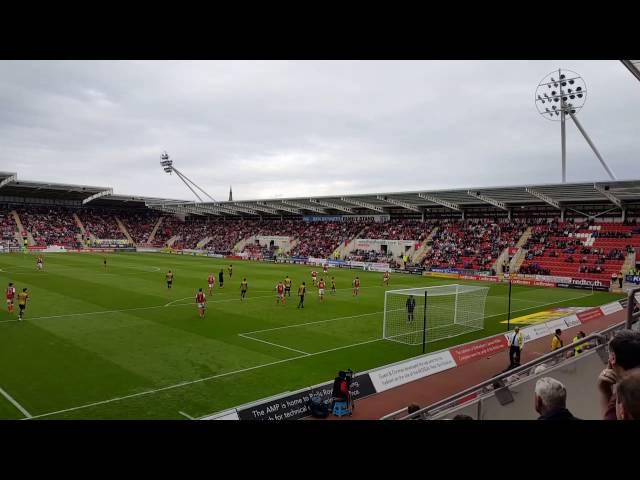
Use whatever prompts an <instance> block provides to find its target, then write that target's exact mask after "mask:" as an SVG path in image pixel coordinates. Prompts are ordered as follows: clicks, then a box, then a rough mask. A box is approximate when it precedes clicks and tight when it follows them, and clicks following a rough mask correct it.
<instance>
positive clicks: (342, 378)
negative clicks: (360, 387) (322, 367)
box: [331, 370, 351, 408]
mask: <svg viewBox="0 0 640 480" xmlns="http://www.w3.org/2000/svg"><path fill="white" fill-rule="evenodd" d="M331 397H332V398H333V403H334V404H335V403H336V402H344V403H346V406H347V408H350V405H349V404H350V403H351V402H350V401H351V396H350V393H349V378H348V377H347V372H345V371H343V370H340V371H339V372H338V376H337V377H336V378H335V379H334V381H333V392H332V393H331Z"/></svg>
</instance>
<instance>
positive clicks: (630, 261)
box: [622, 252, 636, 275]
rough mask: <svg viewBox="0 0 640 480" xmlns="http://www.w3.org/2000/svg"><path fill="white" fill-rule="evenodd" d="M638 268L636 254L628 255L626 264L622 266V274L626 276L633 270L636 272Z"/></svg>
mask: <svg viewBox="0 0 640 480" xmlns="http://www.w3.org/2000/svg"><path fill="white" fill-rule="evenodd" d="M635 268H636V252H633V253H628V254H627V258H625V260H624V263H623V264H622V273H624V274H625V275H626V274H627V272H629V271H631V270H635Z"/></svg>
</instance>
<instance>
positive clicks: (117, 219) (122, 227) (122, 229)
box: [114, 217, 135, 245]
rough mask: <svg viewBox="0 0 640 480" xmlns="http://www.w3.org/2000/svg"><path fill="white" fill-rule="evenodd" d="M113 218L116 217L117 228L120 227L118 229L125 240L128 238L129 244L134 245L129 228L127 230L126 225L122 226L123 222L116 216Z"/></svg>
mask: <svg viewBox="0 0 640 480" xmlns="http://www.w3.org/2000/svg"><path fill="white" fill-rule="evenodd" d="M114 218H115V219H116V222H118V228H120V231H121V232H122V233H123V234H124V236H125V237H126V238H127V240H129V243H131V245H135V242H134V241H133V238H131V235H129V230H127V227H125V226H124V223H122V220H120V219H119V218H118V217H114Z"/></svg>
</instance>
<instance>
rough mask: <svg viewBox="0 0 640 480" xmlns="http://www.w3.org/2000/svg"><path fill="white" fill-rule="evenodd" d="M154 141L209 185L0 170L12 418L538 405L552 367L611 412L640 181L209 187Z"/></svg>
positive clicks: (484, 413)
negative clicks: (311, 191)
mask: <svg viewBox="0 0 640 480" xmlns="http://www.w3.org/2000/svg"><path fill="white" fill-rule="evenodd" d="M623 63H625V66H627V68H629V70H630V71H631V72H632V73H634V75H636V76H638V75H640V73H638V72H637V70H636V69H637V65H638V63H637V62H635V61H624V62H623ZM562 115H563V122H564V115H565V113H564V112H563V113H562ZM569 115H571V116H573V113H567V116H569ZM579 128H581V127H579ZM585 138H587V139H588V137H587V136H586V134H585ZM588 141H589V142H590V139H588ZM594 151H596V150H595V148H594ZM596 154H597V155H598V158H600V156H599V153H598V152H597V151H596ZM159 156H160V152H158V157H159ZM159 159H160V160H161V166H162V167H163V168H164V169H165V172H167V173H175V176H176V177H179V179H180V180H182V182H184V183H185V184H186V186H187V187H189V189H190V190H191V192H193V194H194V195H195V196H196V197H197V198H198V200H197V201H187V200H182V199H172V198H161V197H148V196H144V195H140V196H137V195H124V194H118V193H114V190H115V189H114V188H113V187H110V186H90V185H80V184H75V183H52V182H49V181H44V180H38V175H37V174H30V175H28V177H29V178H28V179H27V178H23V172H22V171H20V170H19V169H17V168H16V169H11V171H6V172H0V228H1V238H0V281H2V282H3V285H4V286H5V288H7V305H8V306H7V309H6V310H4V311H3V312H2V314H0V355H1V358H0V361H1V363H2V364H3V365H12V366H13V367H12V368H3V369H2V370H1V373H0V418H1V419H12V420H22V419H24V420H35V419H58V420H60V419H176V420H177V419H182V420H196V419H197V420H239V421H245V420H247V421H251V420H276V421H277V420H298V419H312V418H314V417H323V418H327V419H335V420H346V419H422V420H435V419H451V418H454V417H455V416H456V415H461V414H464V415H467V416H469V417H471V418H473V419H483V420H491V419H535V418H537V417H538V413H540V412H538V413H536V411H534V410H533V409H532V408H531V403H532V402H531V399H532V398H533V397H534V394H536V395H537V394H538V387H537V386H536V385H537V382H538V381H539V380H540V379H541V378H542V377H552V378H553V379H555V380H556V381H559V382H562V384H563V385H564V387H566V391H567V392H569V396H568V399H567V408H568V409H569V410H570V411H571V412H572V413H573V414H574V415H576V416H577V417H580V418H585V419H596V418H600V417H601V412H600V406H599V405H598V401H597V398H598V391H597V388H596V383H595V379H596V378H598V374H599V373H600V371H601V370H603V369H604V368H605V367H607V362H608V361H609V360H608V357H607V348H608V345H609V341H610V340H611V339H612V338H613V337H615V335H616V334H617V332H619V331H627V330H631V331H636V330H637V327H638V323H637V317H638V313H637V311H638V307H637V304H638V298H637V296H638V293H637V292H640V290H638V288H637V286H638V284H640V271H639V264H638V261H637V259H636V252H637V251H638V249H639V248H640V222H639V220H640V180H617V179H609V180H598V181H590V182H582V181H581V182H566V181H563V182H561V183H541V184H533V183H531V184H530V183H527V182H526V181H523V182H522V183H521V184H518V185H511V186H493V187H488V186H475V185H469V186H468V187H465V188H447V189H429V188H425V189H420V190H410V191H396V192H389V191H380V192H374V193H370V194H362V193H357V194H350V193H348V192H344V193H342V194H332V195H322V196H313V195H307V196H291V197H281V196H278V197H275V196H274V197H269V198H256V199H243V200H234V199H233V193H232V192H231V191H230V192H229V199H228V201H215V200H213V199H212V198H211V197H210V196H209V195H208V194H207V193H206V192H205V191H204V190H203V189H202V188H201V187H199V186H198V185H197V184H195V183H194V182H193V181H191V180H190V179H189V178H187V177H186V175H185V174H183V173H182V172H181V171H180V170H178V169H177V168H176V167H175V166H174V165H173V164H172V161H171V160H170V157H169V155H168V154H166V153H163V154H162V157H159ZM601 161H602V163H603V166H605V168H606V169H607V171H608V168H607V166H606V164H605V163H604V161H603V160H601ZM563 169H564V164H563ZM187 173H188V172H187ZM632 173H637V172H632ZM563 175H564V170H563ZM627 176H628V175H627ZM31 177H33V178H31ZM177 180H178V178H176V181H177ZM523 180H525V178H524V177H523ZM96 183H99V182H96ZM194 189H195V190H194ZM202 194H204V195H203V196H205V195H206V196H208V197H209V200H203V199H202V198H201V195H202ZM7 286H9V287H7ZM9 288H14V289H15V291H14V293H13V294H12V295H10V293H9ZM25 289H26V290H25ZM23 294H27V295H28V297H26V296H22V295H23ZM14 299H15V302H14ZM9 300H11V302H10V301H9ZM9 303H11V306H9ZM13 303H15V304H16V306H17V307H18V308H14V305H13ZM515 327H519V329H520V330H519V331H520V332H521V334H522V339H523V340H522V341H523V342H524V345H525V347H523V348H521V349H520V350H521V353H520V350H518V357H517V361H516V362H515V363H514V362H513V360H512V357H511V347H512V346H513V345H512V343H513V341H514V338H515V337H514V330H513V329H514V328H515ZM557 330H560V331H561V334H560V337H559V338H562V342H561V343H560V346H559V347H557V348H555V347H554V349H553V350H550V349H549V344H550V343H551V342H552V338H553V337H554V335H555V334H556V332H557ZM516 335H517V334H516ZM520 355H521V357H520ZM638 356H639V357H640V352H638ZM510 359H511V360H510ZM510 361H511V363H510ZM638 365H640V361H639V362H638ZM337 372H340V374H339V375H337ZM542 372H544V373H542ZM334 377H336V378H335V379H334ZM340 379H342V380H344V381H345V384H346V385H347V388H348V391H347V393H346V400H345V402H344V404H345V405H342V403H343V402H341V401H337V398H338V395H337V394H336V388H335V387H336V384H338V383H340ZM340 398H341V397H340ZM589 398H592V399H593V401H588V400H585V399H589ZM322 406H324V407H322ZM410 406H411V407H415V408H409V407H410ZM320 407H322V408H320ZM316 410H319V411H321V412H322V413H317V412H316Z"/></svg>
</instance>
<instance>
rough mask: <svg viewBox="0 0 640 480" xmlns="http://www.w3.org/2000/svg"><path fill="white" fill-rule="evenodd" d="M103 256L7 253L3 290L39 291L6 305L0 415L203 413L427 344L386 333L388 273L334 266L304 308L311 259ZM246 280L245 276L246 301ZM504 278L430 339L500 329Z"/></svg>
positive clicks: (534, 297)
mask: <svg viewBox="0 0 640 480" xmlns="http://www.w3.org/2000/svg"><path fill="white" fill-rule="evenodd" d="M104 257H105V255H98V254H48V255H45V271H44V272H36V270H35V256H34V255H30V254H5V255H0V282H1V283H2V286H3V288H6V286H7V284H8V282H13V283H14V285H15V287H16V288H17V289H18V291H21V290H22V288H23V287H27V288H28V289H29V294H30V297H31V298H30V301H29V303H28V305H27V310H26V315H25V321H23V322H17V321H16V320H17V310H18V309H17V306H16V313H14V314H13V315H10V314H8V313H7V311H6V307H5V308H3V310H2V312H1V313H0V389H2V391H1V392H0V419H22V418H27V417H33V418H43V419H184V418H185V415H188V416H192V417H200V416H203V415H207V414H210V413H214V412H217V411H221V410H224V409H226V408H229V407H233V406H236V405H239V404H243V403H247V402H251V401H254V400H257V399H259V398H263V397H268V396H271V395H275V394H278V393H281V392H285V391H292V390H296V389H299V388H303V387H305V386H309V385H314V384H317V383H321V382H324V381H328V380H331V379H332V378H333V377H334V376H335V373H336V372H337V371H338V370H341V369H346V368H351V369H353V370H354V371H363V370H367V369H371V368H375V367H378V366H382V365H385V364H389V363H392V362H395V361H399V360H402V359H406V358H409V357H412V356H416V355H419V354H420V353H421V347H420V346H407V345H402V344H399V343H396V342H389V341H385V340H381V336H382V318H383V316H382V309H383V304H384V287H383V285H382V274H381V273H373V272H362V271H356V270H347V269H337V268H336V269H330V271H329V276H331V275H333V276H335V277H336V280H337V287H338V292H337V295H335V296H331V295H329V294H328V292H329V290H330V283H328V286H329V288H327V289H326V290H327V295H326V300H325V301H324V302H323V303H321V302H320V301H319V299H318V296H317V291H316V290H315V289H314V288H312V287H310V288H309V289H308V294H307V298H306V301H305V309H304V310H298V309H297V308H296V305H297V297H296V296H295V293H296V290H297V287H298V285H299V283H300V282H302V281H305V282H307V285H308V286H309V285H310V284H311V271H312V270H313V269H314V268H312V267H309V266H299V265H284V264H269V263H257V262H245V261H234V262H231V263H233V266H234V268H233V278H231V279H230V278H229V276H228V273H227V268H226V267H227V265H228V264H229V263H230V262H229V261H226V260H222V259H212V258H205V257H191V256H180V255H167V254H124V253H122V254H108V255H106V258H107V261H108V269H107V270H106V271H105V269H104V268H103V265H102V260H103V258H104ZM220 268H224V270H225V284H224V288H223V289H221V288H219V286H218V285H217V272H218V271H219V270H220ZM169 269H171V270H173V272H174V273H175V279H174V285H173V289H171V290H168V289H167V287H166V283H165V273H166V272H167V270H169ZM315 269H316V270H318V271H319V272H321V268H315ZM209 272H213V273H214V274H216V289H215V292H214V294H213V296H212V297H209V299H208V300H209V301H208V307H207V312H206V317H205V318H204V319H200V318H199V317H198V313H197V310H196V307H195V304H194V298H195V294H196V292H197V289H198V288H199V287H202V288H203V289H205V288H206V279H207V275H208V274H209ZM286 274H289V275H290V276H291V278H292V279H293V288H292V290H293V291H292V296H291V298H290V299H287V304H286V305H284V306H283V305H276V303H275V292H274V287H275V284H276V283H277V281H278V280H279V279H283V278H284V277H285V275H286ZM355 275H359V276H360V279H361V281H362V288H361V292H360V296H359V297H357V298H354V297H353V296H352V294H351V289H350V285H351V281H352V279H353V278H354V276H355ZM321 276H322V275H321ZM242 277H247V280H248V282H249V293H248V300H247V301H245V302H243V303H241V302H240V294H239V290H240V287H239V285H240V281H241V280H242ZM446 283H454V281H452V280H446V279H435V278H427V277H418V276H412V275H401V274H392V275H391V284H390V287H389V288H390V289H395V288H409V287H415V286H433V285H442V284H446ZM460 283H462V282H460ZM466 283H472V282H466ZM477 284H481V285H485V286H486V285H489V284H487V283H481V282H478V283H477ZM507 288H508V287H507V286H506V285H491V289H490V292H489V297H488V298H487V304H486V312H485V313H486V315H487V318H486V320H485V329H484V330H483V331H480V332H474V333H472V334H467V335H463V336H459V337H456V338H452V339H449V340H445V341H440V342H434V343H430V344H429V345H428V350H429V351H435V350H440V349H442V348H445V347H448V346H451V345H454V344H460V343H464V342H468V341H470V340H473V339H476V338H481V337H486V336H489V335H491V334H494V333H497V332H501V331H504V330H505V328H506V327H505V325H504V324H501V323H500V321H501V320H504V319H505V318H506V310H507V297H506V294H507ZM619 297H620V296H619V295H613V294H608V293H598V292H596V293H592V292H591V291H585V290H563V289H549V288H530V287H519V286H514V287H513V292H512V310H513V312H514V314H513V316H514V317H516V316H521V315H526V314H529V313H533V312H535V311H539V310H544V309H545V308H548V307H550V306H554V307H555V306H589V305H601V304H604V303H607V302H609V301H612V300H614V299H617V298H619ZM16 303H17V302H16ZM248 332H253V333H248ZM180 412H182V413H180Z"/></svg>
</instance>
